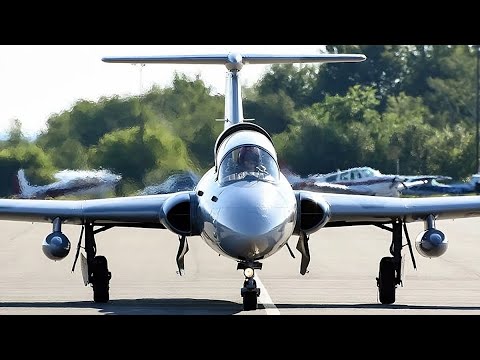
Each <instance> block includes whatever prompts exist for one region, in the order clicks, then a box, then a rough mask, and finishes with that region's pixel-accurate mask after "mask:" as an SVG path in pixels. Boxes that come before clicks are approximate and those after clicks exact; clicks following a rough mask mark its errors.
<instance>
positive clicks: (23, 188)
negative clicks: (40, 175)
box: [17, 169, 32, 198]
mask: <svg viewBox="0 0 480 360" xmlns="http://www.w3.org/2000/svg"><path fill="white" fill-rule="evenodd" d="M17 180H18V195H19V196H20V197H22V198H25V197H28V196H29V194H30V193H31V192H32V191H31V189H32V186H31V185H30V183H29V182H28V180H27V178H26V177H25V170H24V169H20V170H18V173H17Z"/></svg>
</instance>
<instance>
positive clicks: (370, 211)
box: [299, 190, 480, 226]
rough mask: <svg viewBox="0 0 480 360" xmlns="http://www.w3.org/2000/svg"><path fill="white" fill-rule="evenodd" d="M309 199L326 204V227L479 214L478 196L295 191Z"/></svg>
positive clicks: (464, 216)
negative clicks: (304, 194) (423, 196)
mask: <svg viewBox="0 0 480 360" xmlns="http://www.w3.org/2000/svg"><path fill="white" fill-rule="evenodd" d="M299 192H304V193H306V194H308V196H309V197H310V198H313V199H315V200H318V201H319V202H321V201H322V200H324V201H326V202H327V203H328V205H329V207H330V214H331V217H330V221H329V223H328V224H327V226H339V225H341V224H348V223H350V224H355V223H365V222H367V223H386V222H391V221H392V219H402V220H403V221H406V222H413V221H421V220H424V219H425V218H426V217H428V216H429V215H434V216H435V218H436V219H438V220H440V219H454V218H466V217H477V216H480V196H451V197H429V198H392V197H380V196H369V195H345V194H326V193H318V192H313V191H304V190H299Z"/></svg>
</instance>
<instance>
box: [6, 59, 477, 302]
mask: <svg viewBox="0 0 480 360" xmlns="http://www.w3.org/2000/svg"><path fill="white" fill-rule="evenodd" d="M365 59H366V58H365V56H364V55H361V54H347V55H342V54H326V55H249V54H243V55H241V54H226V55H221V54H220V55H180V56H178V55H177V56H175V55H174V56H158V57H157V56H151V57H109V58H104V59H103V61H105V62H109V63H134V64H157V63H158V64H165V63H181V64H218V65H224V66H225V67H226V69H227V87H226V92H225V119H224V122H225V125H224V130H223V132H222V133H221V134H219V136H218V138H217V141H216V143H215V144H214V147H213V150H214V160H215V162H214V166H213V167H212V168H211V169H210V170H209V171H207V172H206V174H205V175H204V176H203V177H202V178H201V179H200V181H199V183H198V184H197V186H196V188H195V190H194V191H183V192H176V193H173V194H162V195H150V196H133V197H123V198H122V197H119V198H111V199H94V200H80V201H68V200H25V199H15V200H12V199H3V200H0V219H3V220H15V221H29V222H49V223H52V224H53V229H52V233H51V234H50V235H48V236H47V237H46V238H45V240H44V241H43V244H42V248H43V252H44V254H45V255H46V256H47V257H48V258H49V259H52V260H61V259H64V258H65V257H66V256H67V255H68V254H69V251H70V249H71V243H70V240H69V239H68V238H67V237H66V236H65V234H63V233H62V224H64V223H69V224H77V225H79V226H81V228H82V231H81V234H82V235H83V232H84V235H85V237H84V244H83V246H81V241H82V236H81V237H80V241H79V243H78V246H77V253H76V255H75V261H76V260H77V258H78V257H80V259H81V265H82V269H83V275H84V280H85V285H87V284H90V285H92V287H93V299H94V301H95V302H107V301H109V286H110V278H111V273H110V271H109V269H108V264H107V259H106V257H105V256H101V255H98V254H97V250H99V249H100V247H99V246H98V245H100V244H99V243H97V241H96V239H95V235H96V234H98V233H99V232H101V231H104V230H108V229H110V228H112V227H137V228H157V229H166V230H168V231H171V232H173V233H175V234H177V235H178V236H179V251H178V254H177V257H176V260H177V266H178V269H179V270H180V271H179V273H180V275H181V274H182V273H183V270H184V265H185V263H184V258H185V255H186V253H187V252H188V243H187V238H188V237H191V236H200V237H201V238H202V239H203V240H204V241H205V242H206V244H208V245H209V246H210V247H211V248H212V249H213V251H215V252H217V253H218V254H220V255H223V256H225V257H227V258H229V259H231V260H232V262H233V263H234V264H236V266H237V269H238V270H243V275H244V280H243V286H242V288H241V293H240V294H241V297H242V300H243V309H244V310H255V309H257V297H258V296H259V295H260V289H259V288H258V287H257V284H256V280H255V272H256V271H258V270H260V269H262V265H263V264H262V261H264V260H265V259H267V258H268V257H271V256H274V255H275V254H277V253H278V252H279V251H280V250H282V249H283V248H284V247H285V246H286V247H287V248H288V249H289V250H290V248H289V245H288V240H289V239H290V238H291V237H292V236H298V243H297V246H296V249H297V250H298V251H299V252H300V254H301V262H300V274H302V275H305V274H306V273H307V269H308V265H309V262H310V250H309V237H310V235H311V234H313V233H315V232H317V231H321V229H322V228H325V227H343V226H350V227H353V226H368V225H372V226H376V227H379V228H381V229H384V230H386V231H388V232H389V233H391V237H392V242H391V245H390V247H389V250H390V253H391V256H388V257H384V258H382V259H381V260H380V266H379V274H378V278H377V287H378V292H379V300H380V302H381V303H383V304H392V303H394V302H395V295H396V289H397V286H398V285H401V284H402V276H403V272H402V271H403V267H402V260H403V259H404V257H403V252H402V249H403V248H404V246H406V245H408V248H409V251H410V255H411V256H412V259H413V261H414V257H413V250H412V242H411V241H410V237H409V236H408V232H407V226H406V225H407V224H408V223H410V222H415V221H421V222H424V224H425V230H424V231H422V232H421V233H420V234H419V235H418V236H417V238H416V241H415V248H416V250H417V251H418V253H420V254H421V255H423V256H426V257H429V258H435V257H439V256H441V255H443V254H444V253H445V252H446V251H447V247H448V242H447V237H446V235H445V234H444V233H443V232H441V231H440V230H438V229H437V228H436V220H439V219H448V218H460V217H472V216H480V197H479V196H461V197H448V198H447V197H441V198H437V197H429V198H393V197H380V196H366V195H344V194H329V193H319V192H313V191H307V190H293V189H292V186H291V185H290V183H289V182H288V180H287V178H286V177H285V176H284V175H283V174H282V173H281V171H280V170H279V166H278V158H277V152H276V150H275V147H274V144H273V141H272V138H271V137H270V135H269V134H268V133H267V131H265V130H264V129H263V128H261V127H260V126H258V125H255V124H253V123H250V122H246V121H245V119H244V117H243V107H242V97H241V86H240V81H239V76H240V73H241V70H242V68H243V67H244V66H245V65H246V64H272V63H275V64H276V63H314V62H316V63H339V62H352V63H355V62H361V61H363V60H365ZM351 66H354V65H351ZM212 121H213V119H212ZM404 233H405V239H406V244H404V243H403V240H404V236H403V235H404ZM354 234H355V230H354V229H353V228H352V236H355V235H354ZM132 241H136V240H135V239H132ZM159 241H162V240H161V239H159ZM347 250H348V249H347ZM84 252H85V255H86V256H85V255H84ZM290 252H291V250H290ZM74 266H75V262H74ZM414 266H415V262H414Z"/></svg>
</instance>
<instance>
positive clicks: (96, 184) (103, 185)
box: [16, 169, 122, 199]
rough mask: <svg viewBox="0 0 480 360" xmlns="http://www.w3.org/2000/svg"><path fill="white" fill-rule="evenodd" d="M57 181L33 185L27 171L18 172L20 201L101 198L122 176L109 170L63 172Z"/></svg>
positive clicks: (60, 172) (59, 174) (56, 177)
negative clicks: (81, 197) (67, 196)
mask: <svg viewBox="0 0 480 360" xmlns="http://www.w3.org/2000/svg"><path fill="white" fill-rule="evenodd" d="M54 177H55V179H56V180H57V181H55V182H53V183H51V184H48V185H40V186H38V185H31V184H30V183H29V182H28V180H27V178H26V177H25V170H24V169H20V170H18V174H17V179H18V194H16V197H17V198H20V199H46V198H56V197H60V196H66V195H73V196H81V195H89V196H96V197H101V196H105V195H106V194H109V193H110V192H112V191H113V190H115V187H116V186H117V184H118V182H119V181H120V180H121V179H122V177H121V175H116V174H113V173H112V172H110V171H108V170H62V171H59V172H57V173H56V174H54Z"/></svg>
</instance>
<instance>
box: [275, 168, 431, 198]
mask: <svg viewBox="0 0 480 360" xmlns="http://www.w3.org/2000/svg"><path fill="white" fill-rule="evenodd" d="M283 173H284V174H285V175H286V176H287V179H288V180H289V181H290V183H291V184H292V187H293V189H295V190H312V191H318V192H332V193H340V194H357V195H371V196H394V197H399V196H400V195H402V192H403V191H404V190H405V189H408V188H409V187H412V186H418V185H421V184H424V183H426V182H427V180H426V179H428V178H429V177H428V176H418V177H416V178H415V179H411V180H410V181H407V180H409V177H406V176H401V175H387V174H382V173H381V172H380V171H379V170H376V169H373V168H371V167H368V166H363V167H354V168H350V169H347V170H337V171H334V172H331V173H328V174H316V175H309V176H307V177H306V178H302V177H300V176H298V175H296V174H294V173H292V172H291V171H285V170H284V171H283Z"/></svg>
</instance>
